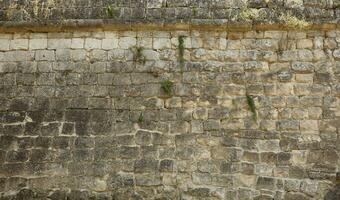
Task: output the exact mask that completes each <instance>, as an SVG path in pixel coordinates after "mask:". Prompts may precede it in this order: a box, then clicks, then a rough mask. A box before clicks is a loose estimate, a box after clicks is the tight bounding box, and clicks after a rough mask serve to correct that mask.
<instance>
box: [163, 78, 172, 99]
mask: <svg viewBox="0 0 340 200" xmlns="http://www.w3.org/2000/svg"><path fill="white" fill-rule="evenodd" d="M172 87H173V82H171V81H170V80H163V81H162V82H161V89H162V91H163V92H164V93H165V94H166V95H168V96H171V94H172Z"/></svg>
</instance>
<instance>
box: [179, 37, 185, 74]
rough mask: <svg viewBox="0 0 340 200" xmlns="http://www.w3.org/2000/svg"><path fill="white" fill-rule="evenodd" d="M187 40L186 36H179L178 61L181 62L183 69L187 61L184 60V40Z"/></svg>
mask: <svg viewBox="0 0 340 200" xmlns="http://www.w3.org/2000/svg"><path fill="white" fill-rule="evenodd" d="M185 38H186V36H184V35H180V36H178V60H179V63H180V65H181V67H183V65H184V61H185V60H184V50H185V45H184V39H185Z"/></svg>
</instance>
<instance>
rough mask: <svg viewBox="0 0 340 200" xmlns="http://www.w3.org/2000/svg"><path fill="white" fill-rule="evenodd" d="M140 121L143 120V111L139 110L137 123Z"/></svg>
mask: <svg viewBox="0 0 340 200" xmlns="http://www.w3.org/2000/svg"><path fill="white" fill-rule="evenodd" d="M142 122H144V115H143V113H142V112H141V113H140V114H139V117H138V123H142Z"/></svg>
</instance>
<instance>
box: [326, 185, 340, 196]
mask: <svg viewBox="0 0 340 200" xmlns="http://www.w3.org/2000/svg"><path fill="white" fill-rule="evenodd" d="M324 200H340V184H337V185H335V186H334V187H333V188H332V189H330V190H329V191H328V192H327V193H326V196H325V198H324Z"/></svg>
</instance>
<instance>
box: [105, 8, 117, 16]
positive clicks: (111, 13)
mask: <svg viewBox="0 0 340 200" xmlns="http://www.w3.org/2000/svg"><path fill="white" fill-rule="evenodd" d="M105 13H106V16H107V17H108V18H112V19H115V18H116V17H117V13H116V12H115V10H114V9H113V8H112V6H111V5H108V6H106V8H105Z"/></svg>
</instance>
